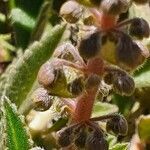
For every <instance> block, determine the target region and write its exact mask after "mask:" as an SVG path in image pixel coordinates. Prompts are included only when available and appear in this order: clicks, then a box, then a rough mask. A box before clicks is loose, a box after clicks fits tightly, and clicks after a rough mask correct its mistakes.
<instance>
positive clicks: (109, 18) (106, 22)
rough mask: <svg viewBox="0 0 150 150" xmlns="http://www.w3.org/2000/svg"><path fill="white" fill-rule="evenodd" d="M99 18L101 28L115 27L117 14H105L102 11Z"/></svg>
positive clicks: (105, 29)
mask: <svg viewBox="0 0 150 150" xmlns="http://www.w3.org/2000/svg"><path fill="white" fill-rule="evenodd" d="M100 20H101V21H100V25H101V29H102V30H104V31H107V30H109V29H112V28H113V27H115V25H116V24H117V20H118V16H114V15H107V14H105V13H103V12H102V13H101V18H100Z"/></svg>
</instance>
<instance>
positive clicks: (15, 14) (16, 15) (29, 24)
mask: <svg viewBox="0 0 150 150" xmlns="http://www.w3.org/2000/svg"><path fill="white" fill-rule="evenodd" d="M11 21H12V25H13V28H14V31H15V38H16V42H17V46H18V47H22V48H26V47H27V45H28V43H29V38H30V34H31V31H32V29H33V27H34V25H35V19H34V18H33V17H32V16H29V15H28V14H27V13H26V12H25V11H24V10H21V9H19V8H15V9H12V12H11Z"/></svg>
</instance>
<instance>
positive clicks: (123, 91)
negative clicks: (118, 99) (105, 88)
mask: <svg viewBox="0 0 150 150" xmlns="http://www.w3.org/2000/svg"><path fill="white" fill-rule="evenodd" d="M113 89H114V91H115V92H116V93H117V94H120V95H122V96H130V95H132V94H133V92H134V89H135V83H134V80H133V79H132V77H130V76H129V75H127V74H126V73H123V72H118V73H116V74H115V75H114V76H113Z"/></svg>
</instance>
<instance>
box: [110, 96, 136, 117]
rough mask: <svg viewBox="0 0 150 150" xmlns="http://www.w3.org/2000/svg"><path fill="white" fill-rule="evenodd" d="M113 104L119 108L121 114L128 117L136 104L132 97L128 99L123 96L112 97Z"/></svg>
mask: <svg viewBox="0 0 150 150" xmlns="http://www.w3.org/2000/svg"><path fill="white" fill-rule="evenodd" d="M112 102H113V104H116V105H117V106H118V108H119V112H121V113H122V114H123V115H128V113H130V110H131V108H132V106H133V104H134V100H133V97H132V96H131V97H128V96H121V95H118V94H113V95H112Z"/></svg>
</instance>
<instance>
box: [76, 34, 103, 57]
mask: <svg viewBox="0 0 150 150" xmlns="http://www.w3.org/2000/svg"><path fill="white" fill-rule="evenodd" d="M100 48H101V34H100V32H98V31H97V32H95V33H93V34H91V35H89V36H87V37H86V38H85V39H82V40H81V42H80V44H79V48H78V49H79V53H80V55H81V56H82V58H83V59H85V60H87V59H89V58H92V57H95V56H96V55H97V54H98V53H99V51H100Z"/></svg>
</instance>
